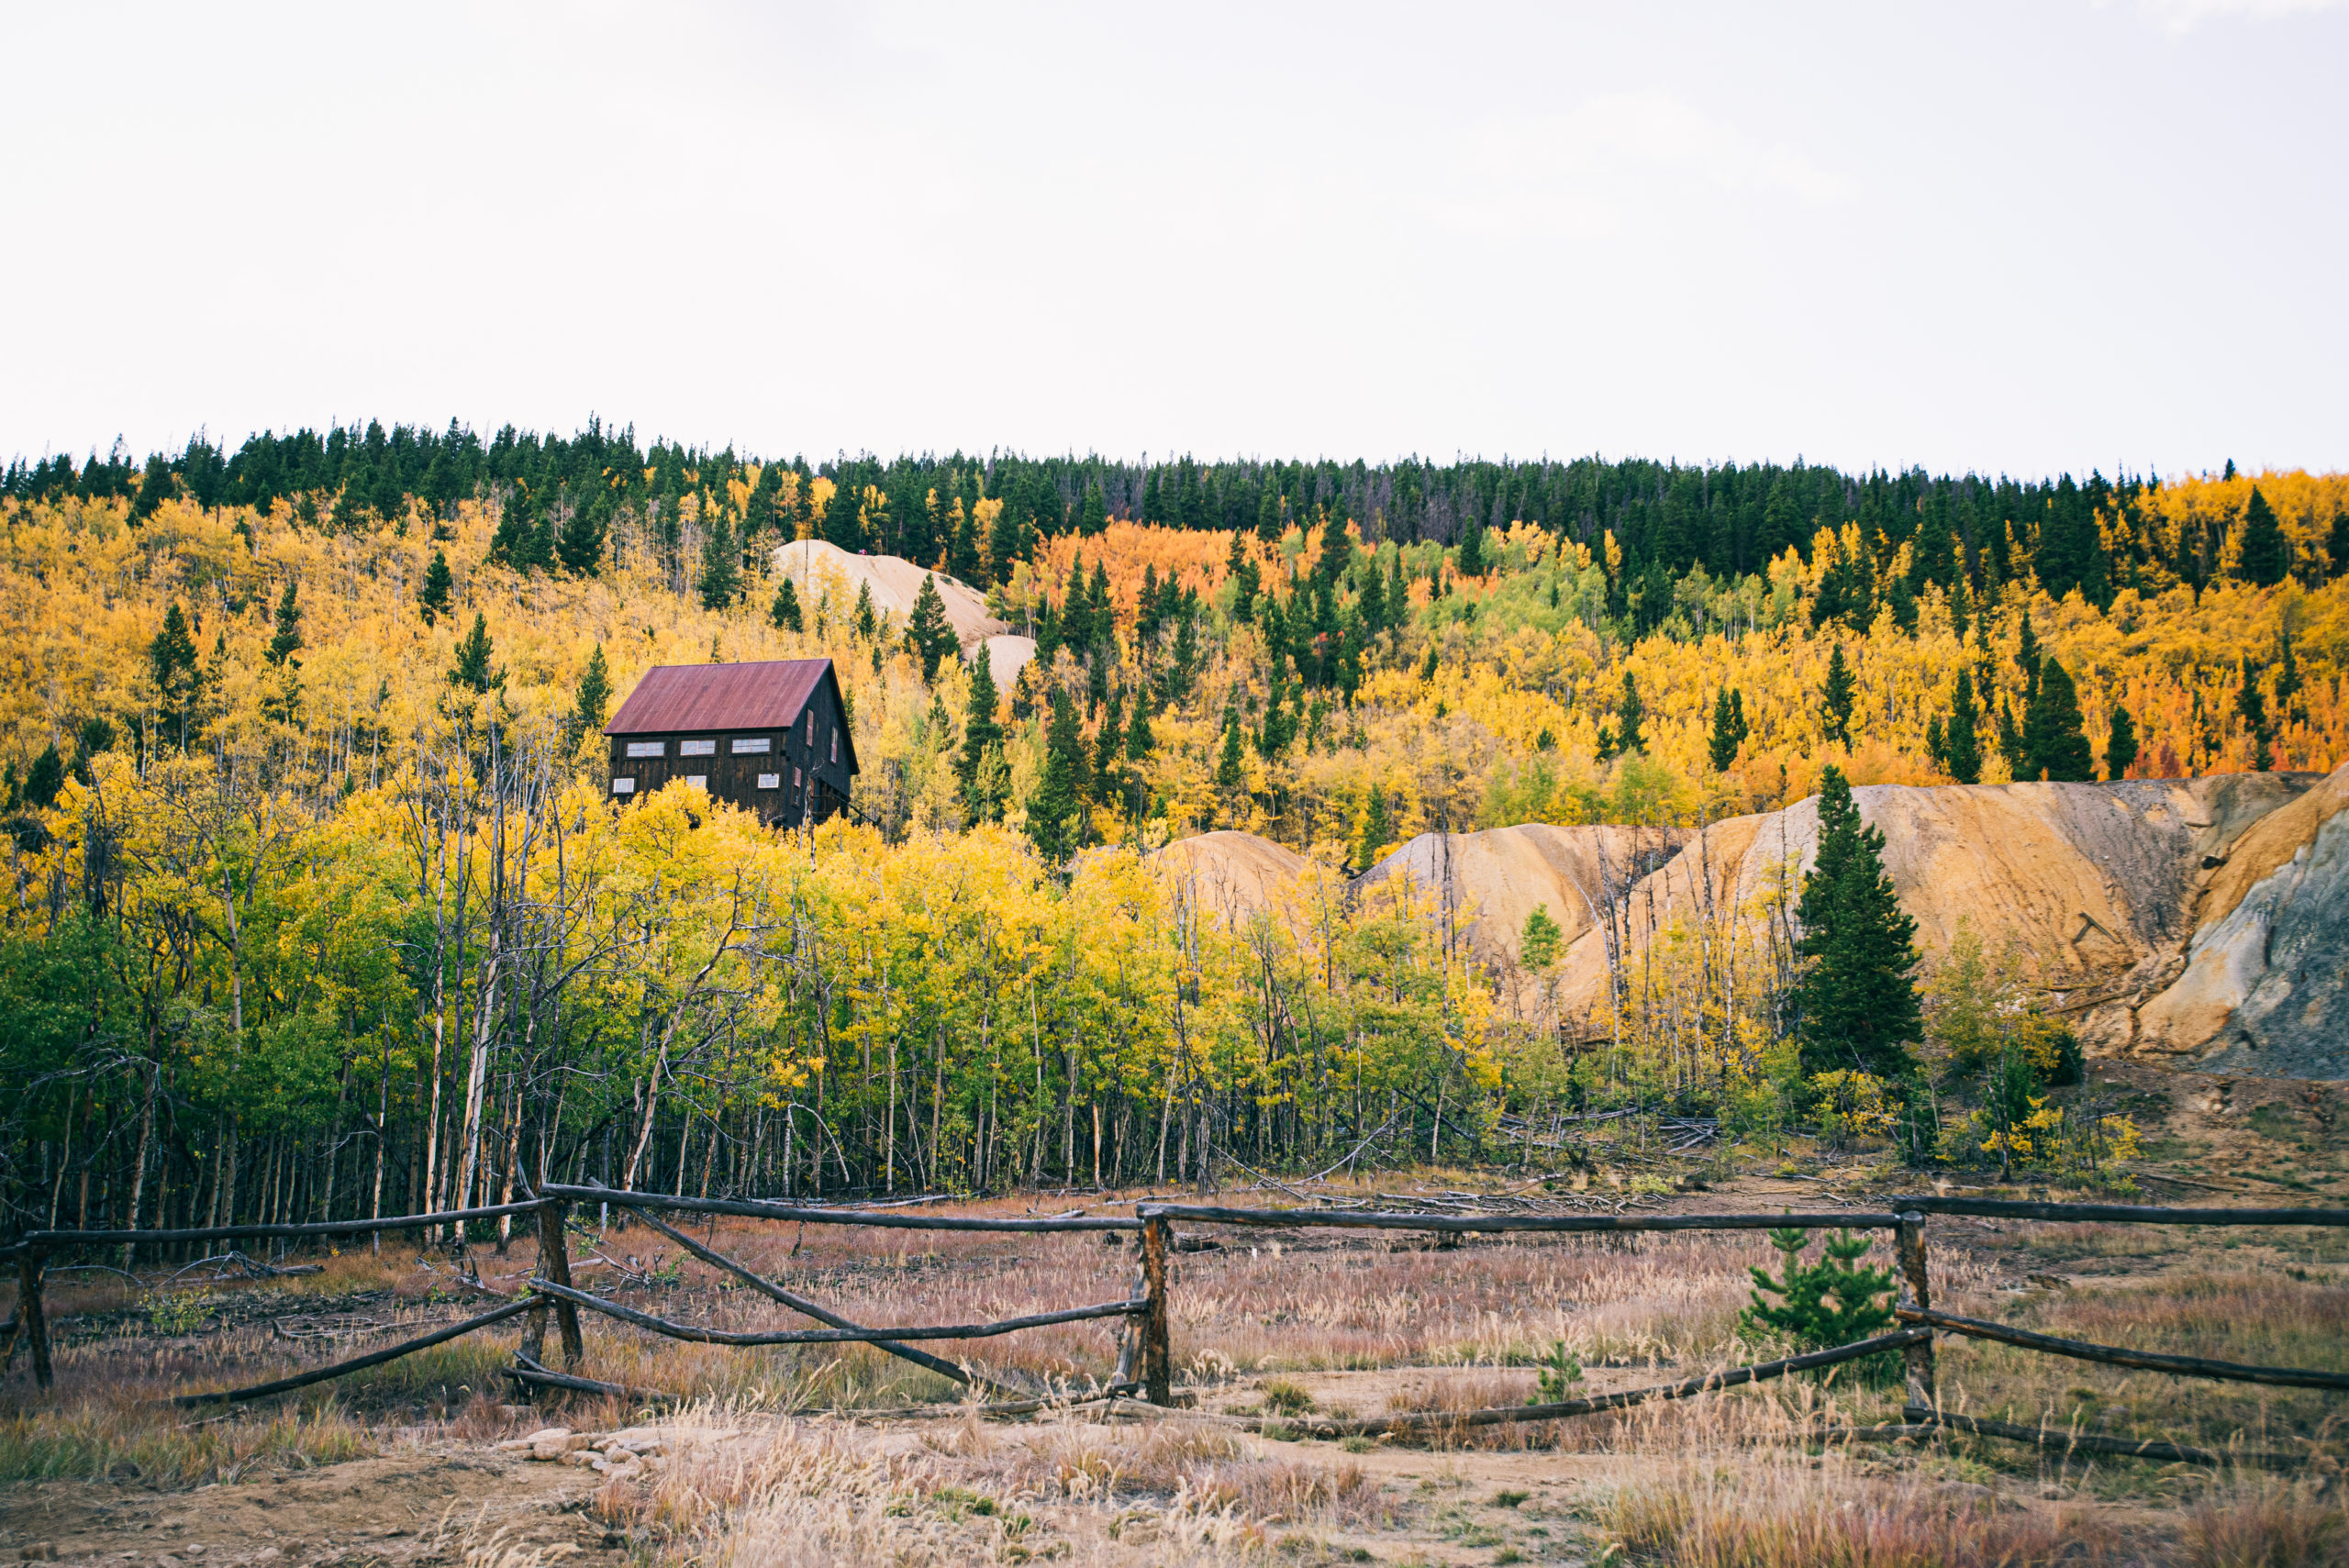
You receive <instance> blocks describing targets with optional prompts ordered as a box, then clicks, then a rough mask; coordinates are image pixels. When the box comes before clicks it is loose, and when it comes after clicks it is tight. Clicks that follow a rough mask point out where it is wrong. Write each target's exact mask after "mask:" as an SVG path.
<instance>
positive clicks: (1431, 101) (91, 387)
mask: <svg viewBox="0 0 2349 1568" xmlns="http://www.w3.org/2000/svg"><path fill="white" fill-rule="evenodd" d="M0 58H6V60H7V61H9V66H8V87H7V90H6V93H5V94H0V189H5V192H6V209H5V210H6V222H5V228H0V300H5V301H6V328H5V337H0V353H4V354H5V359H0V367H5V369H0V456H5V455H6V454H7V453H11V452H22V453H24V454H26V455H28V456H39V455H40V454H41V453H43V452H45V451H49V450H60V449H63V450H72V451H74V452H76V453H77V454H78V453H83V452H86V451H87V450H89V449H90V448H92V447H94V446H95V447H97V448H99V449H100V450H104V449H105V448H106V447H107V446H108V445H109V444H110V443H111V442H112V441H113V439H114V438H115V436H116V434H117V432H120V433H122V434H123V435H125V436H126V437H127V438H128V440H129V442H130V444H131V445H132V446H133V447H134V448H135V449H137V450H140V451H142V452H143V451H144V450H148V449H150V448H151V447H156V446H165V445H169V446H174V447H175V446H177V445H179V444H181V443H183V442H184V441H185V440H186V439H187V437H188V435H189V433H190V432H191V431H193V430H195V428H197V427H198V426H205V427H208V428H209V429H210V431H211V432H212V434H213V435H215V436H216V437H225V438H226V439H228V440H229V441H230V442H231V443H232V444H233V443H234V442H235V441H236V440H238V439H242V437H243V436H244V435H245V434H246V433H247V432H249V431H250V430H252V429H255V428H262V427H264V426H268V427H274V428H279V429H284V428H289V427H292V426H295V425H301V424H309V425H322V424H324V423H325V422H326V421H328V420H330V419H334V418H338V417H340V418H342V419H346V420H348V419H351V418H353V417H359V418H364V417H369V416H373V417H381V418H383V419H384V421H386V422H387V423H388V422H390V421H392V420H395V419H402V420H409V421H423V422H427V423H431V424H435V425H440V424H445V423H446V422H447V420H448V419H450V418H451V417H452V416H453V417H456V418H459V419H462V420H464V421H466V422H469V423H471V424H473V425H474V426H475V427H477V428H481V427H494V426H495V425H497V424H500V423H503V422H506V421H507V420H511V421H514V422H516V423H518V424H521V425H525V426H529V427H533V428H559V429H562V430H566V431H567V430H569V429H572V428H575V427H576V426H578V425H579V424H581V423H583V422H584V420H585V418H586V417H587V416H588V414H589V413H590V412H591V411H596V412H600V413H602V414H603V415H604V416H605V417H607V419H611V420H616V421H620V422H633V423H634V424H635V426H636V428H637V429H638V432H639V434H640V436H641V437H643V438H645V439H651V437H652V436H653V435H655V434H663V435H667V436H670V437H673V438H680V439H688V440H691V441H694V442H696V443H699V442H702V441H707V442H710V443H712V444H713V445H722V444H725V443H727V442H729V441H731V442H733V443H734V444H735V445H736V446H737V447H739V448H740V449H742V450H749V451H755V452H758V453H762V454H764V455H770V456H772V455H789V454H790V453H793V452H800V451H804V452H806V453H807V454H808V455H809V456H810V457H811V458H812V457H818V456H822V455H826V454H829V453H830V452H833V451H835V450H841V449H843V448H845V449H847V450H863V449H869V450H875V451H878V452H882V453H885V454H887V453H894V452H896V451H899V450H924V449H936V450H949V449H952V448H955V447H961V448H963V449H965V450H985V449H988V448H991V447H1005V448H1014V449H1019V450H1027V451H1031V452H1036V451H1063V450H1074V451H1079V452H1082V451H1085V450H1099V451H1102V452H1105V453H1115V454H1121V455H1129V456H1130V455H1137V454H1140V453H1141V452H1143V451H1145V450H1147V451H1149V452H1152V453H1154V454H1163V453H1165V452H1168V451H1170V450H1171V451H1189V452H1193V453H1196V454H1197V455H1199V456H1201V457H1207V456H1211V455H1212V456H1229V455H1243V456H1244V455H1264V456H1268V457H1269V456H1316V455H1329V456H1333V457H1339V458H1347V459H1351V458H1353V457H1356V456H1362V457H1367V458H1371V459H1374V460H1376V459H1382V458H1387V457H1393V456H1398V455H1401V454H1403V453H1406V452H1412V451H1417V452H1421V453H1429V454H1433V455H1436V456H1439V457H1442V458H1446V459H1449V458H1450V457H1452V456H1453V455H1454V454H1455V453H1463V452H1464V453H1470V454H1481V455H1484V456H1489V457H1499V456H1502V455H1504V454H1508V455H1512V456H1517V457H1529V456H1536V455H1540V454H1542V453H1543V452H1548V453H1550V454H1552V455H1555V456H1567V455H1574V454H1579V453H1587V452H1593V451H1598V452H1604V453H1606V454H1608V455H1609V456H1622V455H1642V456H1652V457H1659V458H1663V457H1674V456H1676V457H1679V458H1681V459H1683V460H1699V459H1713V460H1718V459H1736V460H1738V461H1741V462H1745V461H1753V460H1760V459H1775V460H1782V461H1783V460H1789V459H1791V458H1793V457H1794V456H1796V455H1797V454H1798V453H1800V454H1804V455H1806V456H1808V457H1809V459H1811V460H1812V461H1814V462H1816V461H1827V462H1836V463H1841V464H1845V465H1860V464H1876V463H1882V464H1885V465H1887V466H1900V465H1905V464H1908V463H1910V462H1922V463H1924V464H1927V465H1928V466H1930V467H1932V468H1934V469H1936V470H1941V469H1948V470H1954V471H1963V470H1965V469H1967V468H1974V469H1978V470H1982V471H1985V472H2009V473H2030V474H2036V473H2053V472H2055V471H2057V470H2066V469H2068V470H2072V471H2075V472H2084V471H2085V470H2087V469H2088V468H2091V467H2096V468H2102V469H2103V470H2105V471H2106V472H2107V473H2110V472H2112V471H2113V470H2114V469H2115V468H2116V467H2119V466H2123V465H2125V466H2126V467H2128V468H2129V469H2131V470H2143V469H2146V468H2154V469H2157V470H2159V471H2161V472H2164V473H2176V472H2180V471H2184V470H2188V469H2200V468H2206V467H2209V468H2215V467H2216V466H2218V465H2219V464H2220V463H2221V462H2223V461H2225V460H2226V459H2228V458H2232V459H2233V460H2235V461H2236V462H2238V463H2241V464H2245V465H2251V466H2257V465H2260V464H2268V463H2273V464H2282V465H2302V464H2304V465H2309V466H2312V467H2322V468H2340V467H2344V466H2349V287H2344V279H2349V199H2344V198H2349V91H2344V90H2343V82H2344V80H2349V8H2336V7H2335V6H2332V5H2331V4H2328V3H2327V0H2235V3H2232V4H2231V3H2227V0H2142V3H2141V0H2110V3H2109V4H2103V5H2099V4H2096V3H2094V0H2032V3H2030V4H2022V5H1996V4H1987V3H1968V4H1964V5H1948V6H1932V7H1928V6H1894V5H1887V4H1855V5H1848V6H1825V5H1822V6H1755V5H1752V4H1742V3H1731V4H1720V5H1709V6H1708V5H1664V4H1653V3H1651V4H1640V5H1621V6H1569V5H1519V6H1464V5H1446V6H1424V7H1411V6H1377V5H1365V4H1348V5H1342V6H1266V5H1261V4H1250V5H1237V6H1218V5H1202V4H1196V3H1195V4H1189V5H1184V6H1126V7H1108V6H1069V7H1051V6H1006V7H989V6H975V5H939V6H927V5H880V6H866V7H841V6H810V7H799V6H687V5H677V4H672V5H662V6H649V5H648V6H632V5H618V4H609V5H576V4H574V5H563V6H523V5H515V6H496V5H484V4H473V5H464V6H447V7H441V6H424V5H410V6H396V7H395V6H315V5H312V6H285V7H283V8H278V9H271V8H265V7H258V6H190V5H186V4H184V3H182V4H171V5H160V6H128V5H125V6H103V5H72V6H62V5H55V4H40V5H15V4H10V5H7V6H6V7H5V9H0Z"/></svg>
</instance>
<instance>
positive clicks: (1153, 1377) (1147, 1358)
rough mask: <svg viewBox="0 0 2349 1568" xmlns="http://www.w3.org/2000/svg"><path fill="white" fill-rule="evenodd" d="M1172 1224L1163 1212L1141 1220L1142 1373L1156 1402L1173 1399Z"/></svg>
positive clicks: (1153, 1402)
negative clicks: (1169, 1334)
mask: <svg viewBox="0 0 2349 1568" xmlns="http://www.w3.org/2000/svg"><path fill="white" fill-rule="evenodd" d="M1168 1229H1169V1227H1168V1226H1167V1223H1166V1220H1165V1218H1164V1217H1163V1216H1160V1215H1152V1216H1151V1217H1150V1218H1147V1219H1145V1220H1143V1221H1142V1224H1141V1273H1142V1287H1143V1298H1144V1300H1145V1301H1147V1302H1148V1306H1146V1307H1144V1308H1143V1310H1142V1318H1141V1376H1142V1383H1143V1385H1145V1387H1146V1389H1147V1390H1148V1392H1149V1395H1150V1402H1151V1403H1152V1404H1153V1405H1172V1404H1173V1403H1175V1356H1174V1351H1173V1349H1172V1347H1171V1346H1170V1345H1169V1343H1168V1340H1167V1332H1166V1252H1167V1240H1168V1236H1167V1231H1168Z"/></svg>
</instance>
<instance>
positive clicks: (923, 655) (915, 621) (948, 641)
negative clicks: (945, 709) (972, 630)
mask: <svg viewBox="0 0 2349 1568" xmlns="http://www.w3.org/2000/svg"><path fill="white" fill-rule="evenodd" d="M906 646H907V647H908V648H910V649H912V650H913V653H914V657H915V658H917V659H918V660H920V661H921V678H922V679H923V680H924V681H934V680H936V679H938V662H939V661H940V660H941V659H943V658H945V657H946V655H947V654H948V653H950V652H952V651H953V650H954V646H955V637H954V628H953V626H952V624H951V623H949V622H948V620H947V618H946V601H945V600H943V599H941V598H940V597H939V596H938V579H937V578H936V577H935V576H931V575H929V574H927V573H925V574H924V575H923V577H922V580H921V592H920V593H918V594H917V595H914V613H913V616H912V618H911V619H909V620H908V621H907V623H906Z"/></svg>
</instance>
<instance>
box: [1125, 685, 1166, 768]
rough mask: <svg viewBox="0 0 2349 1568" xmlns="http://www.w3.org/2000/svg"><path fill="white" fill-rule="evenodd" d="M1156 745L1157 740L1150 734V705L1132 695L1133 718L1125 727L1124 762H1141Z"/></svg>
mask: <svg viewBox="0 0 2349 1568" xmlns="http://www.w3.org/2000/svg"><path fill="white" fill-rule="evenodd" d="M1157 744H1158V738H1157V737H1156V736H1154V735H1152V733H1151V732H1150V703H1149V701H1148V700H1147V699H1146V698H1145V697H1144V696H1143V695H1142V694H1141V693H1140V692H1137V693H1135V694H1134V716H1133V717H1132V719H1130V721H1129V722H1128V723H1127V725H1126V761H1128V762H1141V761H1142V760H1143V759H1144V758H1146V757H1148V756H1149V755H1150V753H1151V751H1152V749H1153V748H1155V747H1156V746H1157Z"/></svg>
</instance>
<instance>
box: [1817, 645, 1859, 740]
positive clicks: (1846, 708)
mask: <svg viewBox="0 0 2349 1568" xmlns="http://www.w3.org/2000/svg"><path fill="white" fill-rule="evenodd" d="M1855 690H1856V688H1855V686H1854V683H1853V680H1852V667H1851V665H1850V664H1848V663H1846V662H1844V659H1843V645H1842V643H1840V642H1839V643H1837V644H1836V645H1835V648H1834V651H1832V652H1831V653H1830V654H1829V655H1828V657H1827V690H1826V693H1825V695H1826V698H1827V738H1828V739H1829V740H1832V741H1834V742H1835V743H1836V744H1837V745H1839V746H1842V748H1843V749H1844V750H1845V751H1850V750H1851V747H1852V704H1853V698H1854V694H1855Z"/></svg>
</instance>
